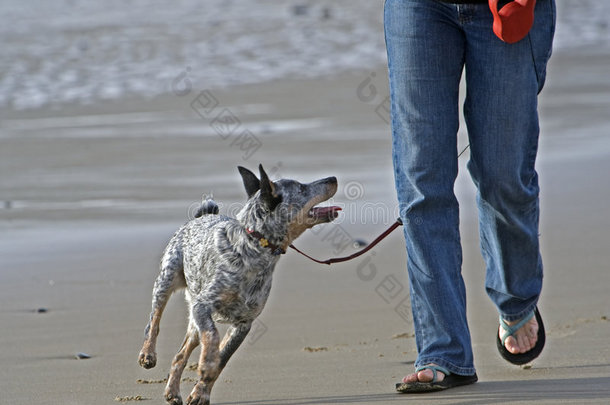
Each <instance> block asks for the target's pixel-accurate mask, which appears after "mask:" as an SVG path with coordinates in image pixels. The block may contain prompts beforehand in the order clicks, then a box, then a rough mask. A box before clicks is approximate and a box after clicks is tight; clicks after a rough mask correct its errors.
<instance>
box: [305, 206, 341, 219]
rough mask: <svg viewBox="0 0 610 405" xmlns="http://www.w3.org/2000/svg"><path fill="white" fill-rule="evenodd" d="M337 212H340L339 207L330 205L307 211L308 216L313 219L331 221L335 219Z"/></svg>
mask: <svg viewBox="0 0 610 405" xmlns="http://www.w3.org/2000/svg"><path fill="white" fill-rule="evenodd" d="M339 211H341V207H337V206H336V205H332V206H329V207H313V208H312V209H310V210H309V213H308V214H309V216H310V217H311V218H313V219H317V220H324V221H332V220H333V219H335V218H337V216H338V215H339Z"/></svg>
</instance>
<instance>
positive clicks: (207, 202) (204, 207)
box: [195, 197, 220, 218]
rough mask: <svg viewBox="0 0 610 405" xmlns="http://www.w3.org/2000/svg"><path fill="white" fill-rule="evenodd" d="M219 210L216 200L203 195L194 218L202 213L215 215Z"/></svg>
mask: <svg viewBox="0 0 610 405" xmlns="http://www.w3.org/2000/svg"><path fill="white" fill-rule="evenodd" d="M219 211H220V209H219V208H218V204H216V201H214V200H212V198H209V197H205V198H204V199H203V201H202V202H201V206H200V207H199V209H198V210H197V211H196V212H195V218H199V217H201V216H203V215H208V214H212V215H216V214H218V212H219Z"/></svg>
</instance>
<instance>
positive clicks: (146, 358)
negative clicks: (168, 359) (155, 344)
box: [138, 352, 157, 369]
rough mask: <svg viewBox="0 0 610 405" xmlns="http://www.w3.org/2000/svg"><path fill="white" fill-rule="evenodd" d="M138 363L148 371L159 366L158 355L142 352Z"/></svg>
mask: <svg viewBox="0 0 610 405" xmlns="http://www.w3.org/2000/svg"><path fill="white" fill-rule="evenodd" d="M138 363H139V364H140V366H142V367H144V368H146V369H148V368H153V367H154V366H156V365H157V354H156V353H154V352H153V353H145V352H140V357H139V358H138Z"/></svg>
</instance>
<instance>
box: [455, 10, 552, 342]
mask: <svg viewBox="0 0 610 405" xmlns="http://www.w3.org/2000/svg"><path fill="white" fill-rule="evenodd" d="M479 11H480V13H479V15H475V17H474V18H473V20H472V21H473V22H472V23H471V24H469V25H468V26H467V27H466V29H465V32H466V38H467V39H466V52H465V54H466V83H467V97H466V102H465V105H464V114H465V118H466V123H467V126H468V133H469V137H470V146H471V159H470V162H469V164H468V169H469V171H470V173H471V176H472V178H473V180H474V182H475V184H476V185H477V188H478V195H477V203H478V206H479V222H480V224H479V226H480V236H481V250H482V253H483V256H484V258H485V262H486V265H487V276H486V289H487V293H488V295H489V297H490V298H491V299H492V301H493V302H494V303H495V305H496V306H497V309H498V312H499V313H500V315H501V317H502V318H503V319H505V320H506V321H507V323H508V324H512V323H516V322H517V321H518V320H520V319H522V318H524V317H525V316H527V315H528V314H530V313H531V312H532V311H533V310H534V308H535V307H536V304H537V302H538V297H539V295H540V291H541V288H542V260H541V256H540V249H539V241H538V217H539V201H538V194H539V187H538V175H537V173H536V170H535V159H536V154H537V146H538V134H539V127H538V112H537V94H538V92H539V91H540V90H541V89H542V86H543V84H544V76H545V69H546V62H547V60H548V58H549V56H550V52H551V44H552V38H553V30H554V11H555V10H554V2H553V1H552V0H539V1H538V3H537V5H536V10H535V22H534V26H533V28H532V30H531V32H530V34H529V35H528V36H527V37H526V38H525V39H523V40H522V41H520V42H518V43H515V44H506V43H503V42H502V41H500V40H499V39H498V38H497V37H496V36H495V35H494V34H493V33H492V32H491V30H490V29H489V26H490V24H491V19H492V17H491V15H490V14H489V13H488V11H487V10H483V9H481V10H479ZM475 14H476V13H475ZM536 333H537V323H536V319H535V318H532V320H531V321H530V322H528V323H527V324H526V325H524V327H523V328H521V329H520V330H519V332H518V333H517V334H516V337H515V338H512V337H511V338H509V339H508V340H507V341H506V347H507V349H508V350H509V351H511V352H524V351H528V350H529V349H531V348H532V347H533V345H534V344H535V343H536Z"/></svg>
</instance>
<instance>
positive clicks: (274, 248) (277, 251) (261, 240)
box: [246, 228, 286, 256]
mask: <svg viewBox="0 0 610 405" xmlns="http://www.w3.org/2000/svg"><path fill="white" fill-rule="evenodd" d="M246 232H247V233H248V235H250V236H252V237H254V238H256V240H257V241H258V244H259V245H260V246H261V247H264V248H269V249H271V254H273V255H274V256H279V255H283V254H284V253H286V251H285V250H284V249H282V247H281V246H278V245H274V244H273V243H271V242H269V240H268V239H267V238H265V236H263V234H262V233H260V232H257V231H255V230H254V229H252V228H246Z"/></svg>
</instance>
